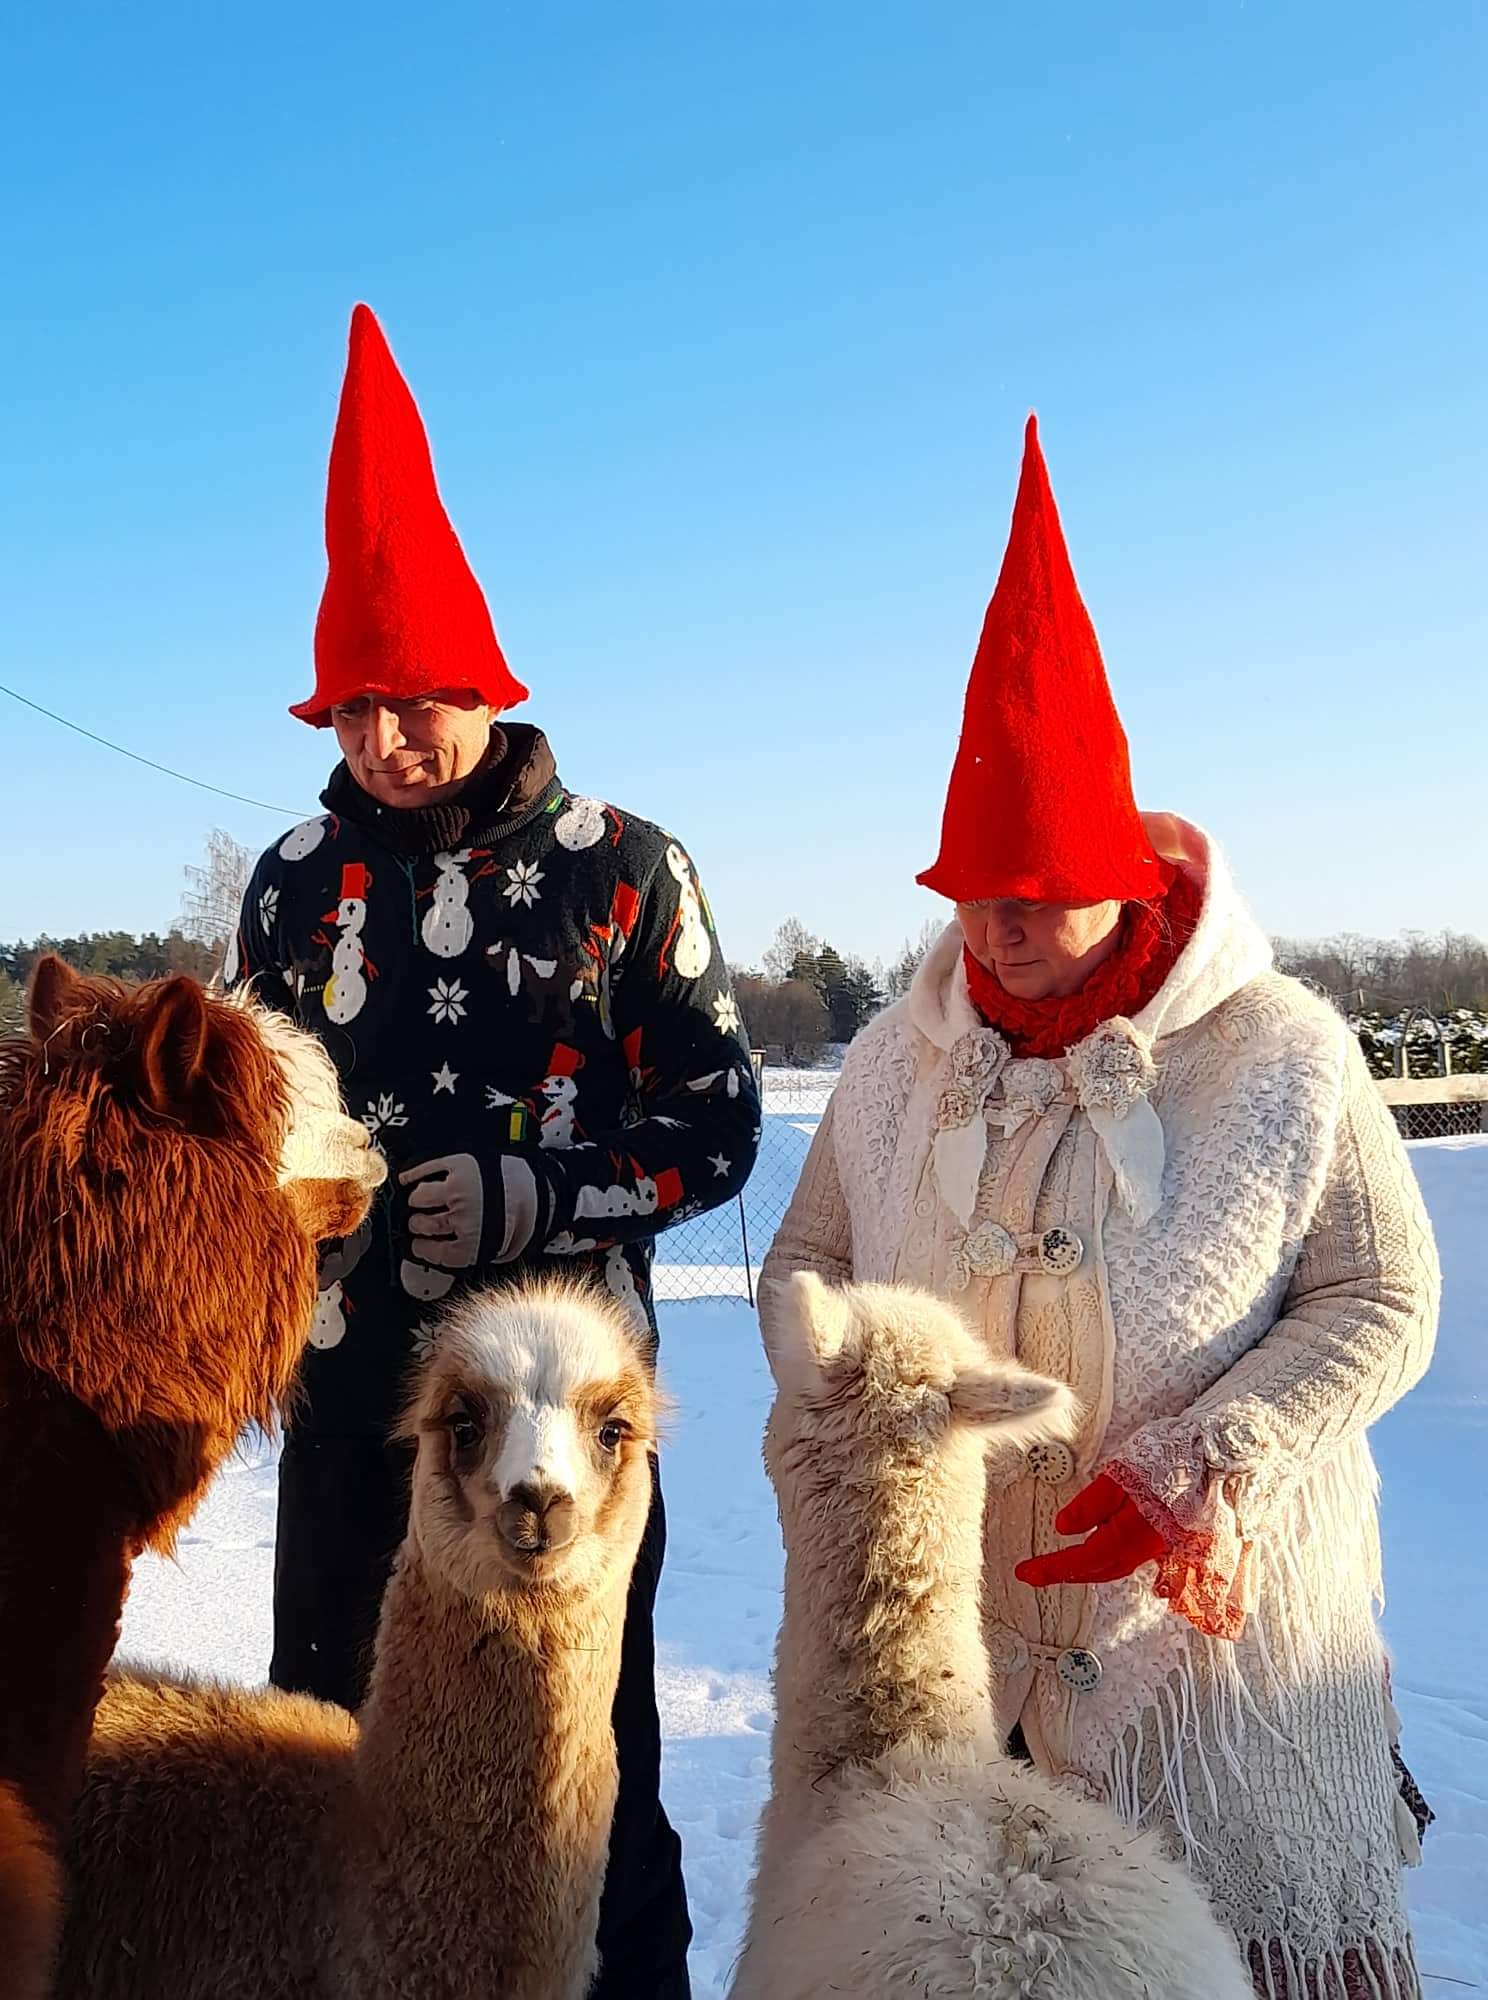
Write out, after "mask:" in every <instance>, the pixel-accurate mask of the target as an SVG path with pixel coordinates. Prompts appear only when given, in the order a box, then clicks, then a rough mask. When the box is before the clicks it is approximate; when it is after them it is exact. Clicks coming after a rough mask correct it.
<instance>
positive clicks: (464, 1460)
mask: <svg viewBox="0 0 1488 2000" xmlns="http://www.w3.org/2000/svg"><path fill="white" fill-rule="evenodd" d="M659 1403H660V1397H659V1392H658V1390H657V1387H656V1383H655V1380H654V1378H653V1376H652V1374H651V1370H650V1366H649V1363H648V1361H647V1359H646V1358H645V1357H644V1356H643V1355H642V1353H641V1351H640V1349H639V1347H638V1346H637V1343H636V1340H635V1337H634V1335H633V1333H632V1331H631V1328H630V1326H629V1323H628V1322H627V1320H626V1318H625V1315H624V1314H623V1313H622V1312H621V1310H620V1308H619V1307H618V1305H617V1304H616V1303H615V1302H614V1301H613V1300H612V1299H611V1298H610V1297H609V1295H608V1294H607V1293H605V1292H601V1291H598V1290H596V1289H593V1288H590V1287H587V1286H580V1285H575V1284H569V1283H560V1282H552V1283H547V1284H543V1285H530V1286H524V1287H522V1288H521V1289H519V1290H515V1291H490V1292H478V1293H474V1294H472V1295H471V1296H469V1297H467V1298H465V1299H464V1300H462V1301H461V1303H460V1304H459V1305H458V1306H456V1307H455V1308H454V1309H453V1311H452V1312H451V1313H450V1314H449V1316H448V1318H447V1319H446V1320H445V1321H444V1323H443V1327H442V1330H441V1332H440V1335H439V1339H438V1342H437V1344H436V1346H435V1349H434V1352H433V1355H432V1356H431V1358H430V1359H429V1361H428V1362H426V1363H425V1365H424V1368H423V1370H422V1371H421V1374H420V1376H419V1379H418V1383H417V1386H416V1388H415V1391H414V1396H413V1401H412V1403H411V1405H410V1408H409V1412H408V1416H407V1418H406V1420H405V1426H404V1429H405V1435H406V1436H408V1437H409V1438H410V1439H412V1440H414V1441H416V1443H417V1446H418V1458H417V1461H416V1464H415V1467H414V1474H413V1505H412V1513H411V1532H412V1537H413V1540H414V1542H415V1544H416V1545H417V1548H418V1551H419V1555H420V1557H421V1559H422V1561H423V1564H424V1566H425V1568H426V1569H427V1570H429V1571H432V1572H433V1573H434V1574H435V1575H437V1576H438V1577H440V1578H441V1579H442V1580H443V1581H444V1583H446V1584H447V1585H448V1586H449V1587H450V1588H451V1589H453V1590H455V1591H458V1592H459V1593H460V1595H461V1596H464V1597H468V1598H472V1599H475V1600H478V1601H482V1600H483V1601H485V1602H486V1603H487V1604H489V1605H490V1606H491V1607H492V1609H493V1611H494V1612H495V1613H496V1615H498V1616H501V1615H504V1614H509V1615H514V1616H516V1615H520V1613H521V1610H522V1608H523V1606H524V1605H525V1606H527V1607H528V1608H531V1609H534V1610H540V1609H541V1608H542V1605H543V1603H544V1602H545V1601H557V1600H560V1599H561V1601H562V1602H563V1603H565V1604H570V1605H571V1604H573V1603H574V1602H575V1601H576V1600H580V1599H583V1598H587V1597H591V1596H593V1595H595V1594H598V1593H600V1592H602V1591H604V1590H605V1589H607V1588H608V1587H609V1586H610V1585H611V1584H613V1583H615V1582H616V1581H617V1580H621V1581H625V1580H628V1579H629V1576H630V1572H631V1569H632V1567H633V1565H634V1562H635V1557H636V1551H637V1549H638V1548H639V1546H640V1541H641V1534H642V1531H643V1530H644V1528H645V1524H646V1515H647V1512H648V1510H649V1507H650V1504H651V1468H650V1456H651V1453H652V1452H653V1451H654V1450H655V1447H656V1439H657V1428H658V1417H659Z"/></svg>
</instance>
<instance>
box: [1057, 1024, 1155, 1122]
mask: <svg viewBox="0 0 1488 2000" xmlns="http://www.w3.org/2000/svg"><path fill="white" fill-rule="evenodd" d="M1069 1066H1070V1075H1071V1076H1072V1077H1073V1079H1074V1084H1075V1088H1076V1090H1077V1091H1078V1092H1079V1094H1080V1102H1081V1104H1082V1105H1083V1106H1084V1108H1085V1109H1086V1110H1087V1111H1104V1112H1106V1113H1107V1114H1108V1115H1109V1116H1110V1117H1112V1118H1124V1117H1125V1116H1126V1114H1127V1113H1128V1112H1129V1111H1130V1110H1131V1108H1132V1106H1133V1105H1134V1104H1135V1103H1136V1102H1137V1100H1138V1098H1142V1097H1145V1096H1146V1095H1147V1093H1148V1091H1150V1090H1151V1088H1152V1085H1153V1082H1154V1080H1155V1078H1156V1076H1157V1070H1156V1067H1155V1066H1154V1064H1153V1061H1152V1053H1151V1050H1150V1048H1149V1047H1148V1044H1147V1041H1146V1038H1145V1037H1144V1036H1143V1035H1142V1033H1141V1031H1140V1030H1139V1029H1137V1028H1136V1027H1134V1026H1133V1025H1132V1023H1131V1022H1130V1021H1128V1020H1125V1019H1123V1018H1122V1017H1121V1016H1120V1015H1118V1016H1116V1017H1115V1018H1114V1019H1113V1020H1110V1021H1103V1022H1102V1023H1101V1025H1100V1027H1098V1028H1097V1029H1096V1031H1095V1033H1094V1034H1093V1035H1087V1036H1086V1038H1085V1040H1084V1041H1083V1042H1080V1043H1079V1044H1078V1045H1077V1046H1076V1047H1075V1048H1073V1049H1071V1050H1070V1053H1069Z"/></svg>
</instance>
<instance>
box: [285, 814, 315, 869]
mask: <svg viewBox="0 0 1488 2000" xmlns="http://www.w3.org/2000/svg"><path fill="white" fill-rule="evenodd" d="M325 835H326V822H325V820H324V819H306V820H301V822H300V824H299V825H298V826H294V827H291V828H290V830H289V832H288V833H287V834H285V836H284V838H283V840H281V841H280V843H279V856H280V859H281V860H283V861H303V860H304V859H305V857H306V855H307V854H313V853H314V852H315V850H316V848H317V847H319V845H320V843H321V842H322V841H323V840H324V839H325Z"/></svg>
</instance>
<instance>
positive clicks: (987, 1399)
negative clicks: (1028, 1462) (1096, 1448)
mask: <svg viewBox="0 0 1488 2000" xmlns="http://www.w3.org/2000/svg"><path fill="white" fill-rule="evenodd" d="M949 1401H950V1406H951V1412H952V1414H953V1415H954V1416H956V1417H959V1418H960V1419H961V1421H962V1423H965V1424H972V1425H975V1426H976V1427H977V1428H978V1429H981V1430H995V1431H996V1433H997V1436H998V1438H999V1440H1006V1441H1007V1442H1008V1443H1010V1444H1017V1445H1029V1444H1035V1443H1037V1442H1038V1441H1039V1440H1040V1439H1044V1438H1048V1439H1055V1438H1058V1439H1060V1440H1065V1439H1068V1438H1071V1437H1073V1436H1074V1434H1075V1431H1076V1429H1077V1427H1078V1425H1079V1420H1080V1406H1079V1404H1078V1403H1077V1402H1076V1400H1075V1397H1074V1393H1073V1391H1072V1390H1070V1389H1069V1388H1068V1387H1067V1386H1066V1385H1065V1384H1064V1383H1063V1382H1051V1381H1050V1380H1049V1379H1048V1377H1047V1376H1044V1375H1035V1374H1033V1373H1032V1371H1031V1370H1029V1369H1027V1368H1022V1367H1020V1366H1019V1364H1018V1363H1017V1362H1016V1361H989V1362H988V1363H987V1364H986V1366H985V1367H982V1368H977V1369H972V1370H969V1371H968V1372H967V1373H966V1374H964V1375H958V1376H957V1378H956V1380H955V1382H954V1384H953V1385H952V1387H951V1393H950V1398H949Z"/></svg>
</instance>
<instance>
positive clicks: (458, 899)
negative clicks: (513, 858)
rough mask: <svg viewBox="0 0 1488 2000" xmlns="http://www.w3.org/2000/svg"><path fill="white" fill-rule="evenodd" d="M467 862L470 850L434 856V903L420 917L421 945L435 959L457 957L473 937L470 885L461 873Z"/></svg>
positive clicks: (461, 849)
mask: <svg viewBox="0 0 1488 2000" xmlns="http://www.w3.org/2000/svg"><path fill="white" fill-rule="evenodd" d="M469 859H470V849H469V848H468V847H462V848H460V849H459V850H458V851H457V852H455V853H453V854H436V855H435V857H434V866H435V868H436V869H437V870H438V873H437V875H436V876H435V880H434V900H433V902H432V904H431V905H430V907H429V909H428V910H427V911H426V912H425V914H424V921H423V926H422V929H423V938H424V943H425V944H426V945H427V946H428V948H429V950H430V951H432V952H433V953H434V955H435V957H436V958H458V957H459V956H460V953H461V952H462V951H464V950H465V949H466V947H467V946H468V945H469V943H470V940H471V939H472V938H473V937H474V936H475V919H474V917H472V916H471V914H470V909H469V903H470V884H469V882H467V881H466V879H465V876H464V873H463V872H462V871H463V869H464V867H465V864H466V862H467V861H469Z"/></svg>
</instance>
